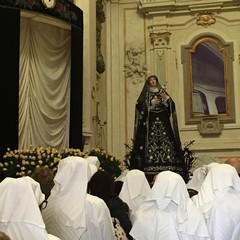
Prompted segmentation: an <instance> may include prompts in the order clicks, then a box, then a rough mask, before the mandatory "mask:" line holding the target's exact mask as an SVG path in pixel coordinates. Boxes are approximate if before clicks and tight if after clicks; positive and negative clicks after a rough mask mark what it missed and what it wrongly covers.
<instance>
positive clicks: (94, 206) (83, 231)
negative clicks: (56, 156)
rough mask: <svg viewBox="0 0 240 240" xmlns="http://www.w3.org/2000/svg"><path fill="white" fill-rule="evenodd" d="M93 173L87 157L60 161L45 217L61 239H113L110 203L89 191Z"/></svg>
mask: <svg viewBox="0 0 240 240" xmlns="http://www.w3.org/2000/svg"><path fill="white" fill-rule="evenodd" d="M90 175H91V171H90V166H89V164H88V162H87V161H86V159H84V158H81V157H77V156H70V157H67V158H64V159H62V160H60V162H59V165H58V171H57V173H56V175H55V178H54V183H55V185H54V187H53V189H52V191H51V194H50V196H49V198H48V206H47V208H46V209H45V210H43V219H44V221H45V223H46V228H47V231H48V232H49V233H52V234H54V235H56V236H58V237H59V238H61V240H112V239H113V236H114V229H113V224H112V219H111V216H110V212H109V209H108V207H107V205H106V204H105V202H104V201H103V200H102V199H100V198H98V197H96V196H91V195H90V194H87V185H88V181H89V179H90Z"/></svg>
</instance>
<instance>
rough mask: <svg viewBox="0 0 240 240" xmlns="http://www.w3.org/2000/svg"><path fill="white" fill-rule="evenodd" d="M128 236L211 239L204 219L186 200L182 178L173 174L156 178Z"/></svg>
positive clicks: (138, 239) (154, 239) (144, 239)
mask: <svg viewBox="0 0 240 240" xmlns="http://www.w3.org/2000/svg"><path fill="white" fill-rule="evenodd" d="M130 235H131V236H132V237H133V239H135V240H159V239H164V240H210V238H209V234H208V229H207V226H206V223H205V221H204V217H203V215H202V213H201V211H200V210H199V209H197V208H196V207H195V206H194V204H193V202H192V200H191V199H190V198H189V194H188V191H187V188H186V184H185V182H184V180H183V178H182V177H181V176H180V175H179V174H177V173H174V172H172V171H163V172H160V173H159V174H158V175H157V177H156V179H155V182H154V184H153V186H152V189H151V191H150V193H149V195H148V196H147V198H146V200H145V201H144V202H143V203H142V205H141V206H140V208H139V209H138V211H137V212H136V214H135V221H134V223H133V227H132V229H131V231H130Z"/></svg>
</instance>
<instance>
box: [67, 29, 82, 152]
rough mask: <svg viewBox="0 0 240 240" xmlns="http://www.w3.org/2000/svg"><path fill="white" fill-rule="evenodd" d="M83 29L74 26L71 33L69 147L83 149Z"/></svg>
mask: <svg viewBox="0 0 240 240" xmlns="http://www.w3.org/2000/svg"><path fill="white" fill-rule="evenodd" d="M82 73H83V31H82V30H81V29H79V28H77V27H74V26H72V35H71V100H70V136H69V147H71V148H79V149H81V151H82V150H83V146H84V142H83V135H82V108H83V104H82V100H83V97H82V95H83V91H82V89H83V76H82Z"/></svg>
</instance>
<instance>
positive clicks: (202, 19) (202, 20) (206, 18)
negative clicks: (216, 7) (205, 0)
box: [197, 12, 216, 28]
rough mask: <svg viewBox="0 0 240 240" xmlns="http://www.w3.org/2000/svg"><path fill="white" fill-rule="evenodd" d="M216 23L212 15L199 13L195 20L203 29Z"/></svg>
mask: <svg viewBox="0 0 240 240" xmlns="http://www.w3.org/2000/svg"><path fill="white" fill-rule="evenodd" d="M215 22H216V19H215V16H214V14H213V13H208V12H206V13H199V14H198V18H197V24H198V25H202V26H204V27H206V28H207V27H208V26H210V25H212V24H214V23H215Z"/></svg>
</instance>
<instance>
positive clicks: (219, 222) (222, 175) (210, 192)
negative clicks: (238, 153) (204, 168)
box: [193, 163, 240, 240]
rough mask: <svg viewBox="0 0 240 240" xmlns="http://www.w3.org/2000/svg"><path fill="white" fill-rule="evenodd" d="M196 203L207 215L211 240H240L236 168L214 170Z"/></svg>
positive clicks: (239, 190)
mask: <svg viewBox="0 0 240 240" xmlns="http://www.w3.org/2000/svg"><path fill="white" fill-rule="evenodd" d="M193 202H194V204H195V205H196V206H197V207H198V208H199V209H201V210H202V212H203V214H204V217H205V221H206V223H207V227H208V229H209V234H210V237H211V240H239V239H240V178H239V176H238V173H237V171H236V169H235V168H234V167H233V166H231V165H229V164H224V163H223V164H218V165H216V166H214V167H213V168H211V169H210V171H209V172H208V174H207V176H206V178H205V180H204V182H203V183H202V186H201V188H200V190H199V192H198V194H197V195H195V196H194V198H193Z"/></svg>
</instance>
